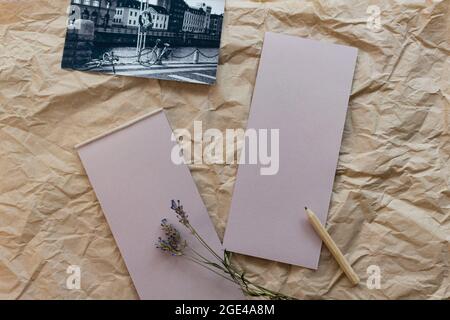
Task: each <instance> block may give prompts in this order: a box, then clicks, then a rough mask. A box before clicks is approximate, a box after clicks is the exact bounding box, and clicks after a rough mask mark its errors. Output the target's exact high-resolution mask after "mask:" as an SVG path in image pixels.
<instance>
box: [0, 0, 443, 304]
mask: <svg viewBox="0 0 450 320" xmlns="http://www.w3.org/2000/svg"><path fill="white" fill-rule="evenodd" d="M68 2H69V1H66V0H58V1H53V0H52V1H48V0H47V1H44V0H14V1H9V0H3V1H1V2H0V298H3V299H14V298H20V299H44V298H57V299H83V298H92V299H112V298H115V299H135V298H137V294H136V292H135V290H134V287H133V285H132V282H131V279H130V277H129V275H128V272H127V270H126V267H125V265H124V262H123V260H122V258H121V256H120V253H119V251H118V249H117V247H116V244H115V242H114V239H113V237H112V236H111V232H110V230H109V228H108V225H107V223H106V221H105V218H104V216H103V213H102V211H101V209H100V206H99V203H98V201H97V199H96V197H95V194H94V192H93V190H92V188H91V186H90V185H89V182H88V179H87V177H86V174H85V172H84V170H83V168H82V166H81V163H80V160H79V158H78V156H77V154H76V152H75V150H74V145H75V144H77V143H79V142H82V141H84V140H86V139H88V138H91V137H93V136H95V135H97V134H100V133H103V132H106V131H108V130H110V129H112V128H114V127H117V126H119V125H121V124H123V123H125V122H127V121H129V120H132V119H134V118H136V117H138V116H140V115H142V114H145V113H148V112H150V111H152V110H154V109H156V108H158V107H160V106H163V107H165V108H167V113H168V116H169V119H170V121H171V125H172V126H173V127H174V128H175V127H176V128H180V127H188V128H191V127H192V122H193V120H202V121H203V124H204V127H205V128H209V127H216V128H221V129H225V128H239V127H243V128H245V126H246V121H247V116H248V111H249V105H250V102H251V96H252V90H253V86H254V82H255V77H256V72H257V66H258V61H259V55H260V51H261V47H262V39H263V35H264V32H265V31H269V30H270V31H274V32H280V33H287V34H292V35H297V36H301V37H309V38H313V39H321V40H326V41H332V42H336V43H340V44H346V45H351V46H354V47H357V48H358V49H359V57H358V63H357V67H356V72H355V79H354V84H353V90H352V96H351V100H350V106H349V112H348V117H347V122H346V126H345V132H344V137H343V144H342V148H341V155H340V160H339V164H338V169H337V176H336V180H335V184H334V191H333V196H332V202H331V208H330V214H329V220H328V229H329V231H330V232H331V234H332V236H333V238H334V239H335V240H336V241H337V243H338V245H339V246H340V247H341V248H342V250H343V251H344V253H346V255H347V257H348V259H349V260H350V261H351V263H352V264H353V266H354V268H355V270H356V271H357V273H358V274H359V275H360V277H361V284H360V285H359V286H358V287H356V288H350V285H349V282H348V280H347V279H346V278H345V276H343V275H342V272H341V271H340V269H339V268H338V266H337V264H336V263H335V261H334V260H333V259H332V257H331V256H330V253H329V252H328V250H326V249H323V250H322V255H321V258H320V267H319V270H318V271H316V272H314V271H311V270H307V269H304V268H299V267H292V266H288V265H283V264H280V263H276V262H270V261H264V260H259V259H255V258H250V257H244V256H236V260H235V261H236V263H238V264H239V265H241V266H242V267H243V268H245V269H246V270H247V271H248V276H250V277H251V278H252V279H253V280H255V281H258V282H259V283H260V284H263V285H265V286H268V287H269V288H271V289H276V290H281V291H282V292H284V293H286V294H290V295H293V296H295V297H297V298H300V299H352V298H368V299H373V298H376V299H413V298H425V299H448V298H450V289H449V282H450V280H449V277H450V275H449V264H450V261H449V260H450V256H449V249H450V245H449V235H450V191H449V184H450V166H449V157H450V144H449V121H450V104H449V100H450V99H449V98H450V92H449V91H450V90H449V83H450V76H449V75H450V67H449V53H450V46H449V37H450V36H449V35H450V32H449V10H450V8H449V6H450V1H448V0H437V1H431V0H404V1H356V0H355V1H337V0H333V1H332V0H328V1H326V0H323V1H296V0H292V1H288V0H285V1H284V0H276V1H249V0H245V1H243V0H227V2H226V16H225V22H224V33H223V40H222V44H221V47H222V51H221V56H220V67H219V71H218V84H217V86H215V87H207V86H201V85H193V84H184V83H176V82H167V81H158V80H148V79H138V78H127V77H114V76H108V75H101V74H89V73H82V72H71V71H66V70H61V69H60V62H61V56H62V50H63V44H64V36H65V24H66V17H65V13H66V8H67V5H68ZM370 5H376V6H378V7H379V9H380V13H381V24H382V26H381V29H380V30H376V28H375V29H373V28H368V27H367V20H368V19H369V17H370V16H371V15H372V13H373V11H370V10H369V11H368V7H369V6H370ZM368 12H369V13H368ZM280 50H284V48H280ZM274 63H276V61H274ZM293 68H295V66H293ZM299 72H301V70H299ZM274 94H276V93H274ZM276 107H277V106H274V108H276ZM191 169H192V174H193V176H194V178H195V181H196V183H197V185H198V187H199V189H200V192H201V194H202V197H203V199H204V201H205V203H206V206H207V208H208V210H209V213H210V215H211V217H212V219H213V221H214V223H215V225H216V227H217V230H218V232H219V234H220V235H221V236H222V235H223V232H224V229H225V225H226V220H227V214H228V209H229V206H230V201H231V193H232V188H233V185H234V182H235V175H236V167H234V166H193V167H191ZM149 192H151V190H149ZM292 205H300V204H295V203H293V204H292ZM168 213H169V212H168ZM124 214H129V213H126V212H125V213H124ZM255 232H257V230H255ZM69 265H79V266H80V267H81V276H82V277H81V290H68V289H67V287H66V279H67V276H68V274H67V273H66V270H67V267H68V266H69ZM372 265H374V266H378V268H379V270H380V272H381V274H380V275H381V278H380V280H381V281H380V283H381V288H380V289H370V288H369V287H368V286H367V284H366V280H367V279H368V277H369V275H368V273H367V270H368V268H369V267H370V266H372ZM369 270H370V269H369ZM149 272H151V270H149Z"/></svg>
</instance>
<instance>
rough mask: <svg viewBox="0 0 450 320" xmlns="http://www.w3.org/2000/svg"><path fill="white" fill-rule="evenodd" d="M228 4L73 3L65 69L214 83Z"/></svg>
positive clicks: (195, 0)
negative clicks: (225, 7) (225, 9)
mask: <svg viewBox="0 0 450 320" xmlns="http://www.w3.org/2000/svg"><path fill="white" fill-rule="evenodd" d="M224 6H225V0H71V1H70V6H69V8H68V21H67V34H66V42H65V46H64V53H63V59H62V67H63V68H65V69H75V70H81V71H90V72H103V73H108V74H117V75H125V76H134V77H144V78H156V79H163V80H177V81H186V82H192V83H200V84H214V83H215V81H216V72H217V64H218V60H219V49H220V37H221V34H222V23H223V14H224Z"/></svg>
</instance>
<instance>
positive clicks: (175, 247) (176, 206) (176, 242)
mask: <svg viewBox="0 0 450 320" xmlns="http://www.w3.org/2000/svg"><path fill="white" fill-rule="evenodd" d="M171 209H172V210H174V211H175V213H176V215H177V218H178V220H179V222H180V223H181V224H182V225H184V226H185V227H186V228H187V229H188V230H189V231H190V233H191V234H192V235H194V236H195V238H196V239H197V240H198V241H199V242H200V243H201V244H202V245H203V246H204V247H205V248H206V249H207V250H208V251H209V252H210V253H211V254H212V255H213V256H214V257H215V258H216V259H217V260H218V261H219V262H220V264H218V263H215V262H212V261H210V260H208V259H207V258H205V257H204V256H203V255H201V254H200V253H198V252H197V251H196V250H194V249H193V248H192V247H190V246H189V245H188V244H187V242H186V241H185V240H182V239H181V236H180V234H179V232H178V230H176V228H175V227H173V226H172V225H169V224H168V223H167V220H166V219H164V220H163V221H162V223H161V227H162V229H163V230H164V232H165V234H166V237H167V239H166V240H163V239H161V238H160V241H159V242H158V244H157V247H158V248H159V249H161V250H163V251H165V252H170V253H171V254H172V255H175V256H184V257H185V258H187V259H188V260H190V261H192V262H194V263H196V264H198V265H200V266H202V267H204V268H206V269H208V270H210V271H212V272H214V273H215V274H217V275H219V276H221V277H223V278H225V279H227V280H229V281H232V282H233V283H236V284H237V285H239V286H240V287H241V289H242V291H243V292H244V293H245V294H246V295H249V296H253V297H267V298H269V299H281V300H294V299H295V298H292V297H289V296H286V295H284V294H281V293H279V292H275V291H272V290H269V289H266V288H264V287H262V286H259V285H257V284H254V283H252V282H251V281H249V280H247V279H246V277H245V273H240V272H239V271H237V270H236V269H235V268H234V267H233V266H232V264H231V261H230V258H231V253H229V252H227V251H225V252H224V258H221V257H220V256H219V255H218V254H217V253H216V252H215V251H214V250H213V249H212V248H211V247H210V246H209V245H208V244H207V243H206V241H205V240H204V239H203V238H202V237H201V236H200V234H198V233H197V231H196V230H195V228H194V227H193V226H192V225H191V224H190V223H189V219H188V215H187V213H186V212H185V211H184V209H183V206H182V205H181V203H180V201H179V200H178V201H174V200H172V205H171ZM186 248H188V249H190V250H191V251H192V252H193V253H194V255H195V256H191V255H189V254H187V253H186ZM213 268H216V269H218V270H220V271H221V272H223V273H224V274H226V275H229V276H230V277H231V278H228V277H226V276H224V275H223V274H220V273H219V272H218V271H216V270H214V269H213Z"/></svg>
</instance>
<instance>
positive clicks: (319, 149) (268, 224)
mask: <svg viewBox="0 0 450 320" xmlns="http://www.w3.org/2000/svg"><path fill="white" fill-rule="evenodd" d="M356 57H357V49H355V48H351V47H347V46H342V45H336V44H331V43H326V42H321V41H315V40H309V39H302V38H298V37H294V36H288V35H281V34H275V33H270V32H269V33H266V36H265V40H264V48H263V52H262V56H261V62H260V66H259V71H258V76H257V80H256V87H255V91H254V95H253V100H252V107H251V110H250V117H249V122H248V128H253V129H257V130H259V129H268V130H269V131H270V130H279V155H278V170H277V171H276V172H275V173H273V174H271V175H270V174H269V175H262V174H261V168H263V167H264V166H261V165H260V164H257V165H255V164H242V165H240V167H239V170H238V175H237V181H236V185H235V189H234V193H233V200H232V205H231V209H230V215H229V221H228V227H227V230H226V234H225V240H224V246H225V248H226V249H227V250H229V251H233V252H238V253H242V254H247V255H250V256H255V257H260V258H265V259H270V260H275V261H280V262H285V263H289V264H293V265H298V266H304V267H308V268H312V269H316V268H317V266H318V262H319V256H320V249H321V241H320V239H319V237H318V236H317V235H316V234H315V232H314V230H313V229H312V227H311V226H310V224H309V222H308V221H307V217H306V215H305V213H304V209H303V208H304V207H305V206H308V207H310V208H311V209H312V210H313V211H315V212H316V214H317V215H318V217H319V219H320V220H321V222H322V223H323V224H325V222H326V218H327V213H328V207H329V202H330V197H331V192H332V187H333V181H334V176H335V171H336V165H337V160H338V156H339V149H340V145H341V139H342V132H343V128H344V122H345V117H346V112H347V106H348V101H349V95H350V92H351V86H352V79H353V72H354V68H355V63H356ZM275 154H276V153H275ZM241 157H245V154H242V155H241ZM241 160H242V159H241ZM241 162H243V161H241ZM244 162H245V161H244ZM258 163H259V162H258Z"/></svg>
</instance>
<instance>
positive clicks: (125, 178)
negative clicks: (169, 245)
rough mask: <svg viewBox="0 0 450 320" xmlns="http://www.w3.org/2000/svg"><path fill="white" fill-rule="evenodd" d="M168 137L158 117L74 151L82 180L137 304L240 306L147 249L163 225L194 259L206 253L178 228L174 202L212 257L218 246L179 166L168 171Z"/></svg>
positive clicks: (207, 275) (214, 280)
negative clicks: (116, 249) (204, 301)
mask: <svg viewBox="0 0 450 320" xmlns="http://www.w3.org/2000/svg"><path fill="white" fill-rule="evenodd" d="M171 134H172V130H171V129H170V127H169V124H168V122H167V119H166V117H165V115H164V113H163V112H162V111H158V112H156V113H155V114H151V115H149V116H147V117H144V118H142V119H139V120H138V121H135V122H133V123H131V124H128V125H125V126H124V127H122V128H120V129H118V130H115V131H114V132H112V133H109V134H107V135H105V136H103V137H100V138H97V139H93V140H91V141H90V142H88V143H85V144H84V145H82V146H79V147H77V148H78V152H79V155H80V157H81V160H82V162H83V165H84V167H85V169H86V172H87V174H88V177H89V180H90V182H91V184H92V186H93V188H94V190H95V193H96V195H97V197H98V200H99V201H100V204H101V206H102V209H103V211H104V213H105V216H106V219H107V221H108V223H109V225H110V228H111V231H112V233H113V235H114V238H115V240H116V242H117V245H118V247H119V249H120V252H121V254H122V256H123V258H124V260H125V263H126V266H127V268H128V271H129V273H130V275H131V278H132V279H133V283H134V285H135V287H136V290H137V292H138V294H139V296H140V298H141V299H189V300H191V299H242V298H243V294H242V292H241V291H240V289H238V287H236V286H235V285H234V284H233V283H231V282H229V281H227V280H225V279H223V278H221V277H219V276H218V275H216V274H214V273H212V272H210V271H209V270H205V269H203V268H201V267H199V266H198V265H196V264H194V263H192V262H190V261H188V260H186V259H184V258H182V257H174V256H170V255H168V254H167V253H164V252H161V251H160V250H158V249H157V248H156V247H155V243H156V242H157V239H158V237H159V236H162V235H163V234H162V232H161V229H160V222H161V220H162V219H163V218H168V220H169V221H170V222H171V223H173V224H174V225H176V226H177V229H178V230H179V231H180V232H181V233H182V235H183V236H184V238H185V239H188V241H189V243H190V244H191V245H192V246H193V247H194V248H195V249H196V250H197V251H199V252H201V253H203V254H204V255H205V256H208V254H209V253H208V252H206V250H204V249H203V247H202V246H201V245H200V244H198V243H197V242H195V241H194V240H193V238H192V236H191V235H189V234H188V233H187V232H186V231H185V229H184V228H183V226H181V224H179V223H178V220H177V218H176V216H175V214H174V213H173V212H172V210H171V209H170V206H171V200H172V199H175V200H178V199H179V200H181V202H182V204H183V206H184V208H185V210H186V211H187V212H188V214H189V219H190V222H191V224H192V225H193V226H194V227H195V228H196V230H197V231H198V232H199V233H200V234H201V235H202V236H203V237H204V239H206V241H207V243H209V244H210V245H211V246H212V247H213V248H214V249H215V250H216V252H222V246H221V243H220V240H219V238H218V236H217V234H216V231H215V229H214V227H213V225H212V223H211V220H210V218H209V216H208V213H207V211H206V208H205V206H204V204H203V202H202V200H201V198H200V195H199V193H198V191H197V188H196V186H195V184H194V182H193V180H192V177H191V174H190V172H189V169H188V168H187V166H185V165H184V164H183V165H175V164H173V162H172V160H171V152H172V150H173V148H174V146H175V147H176V148H178V147H177V146H176V145H175V144H174V142H172V141H171Z"/></svg>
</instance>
